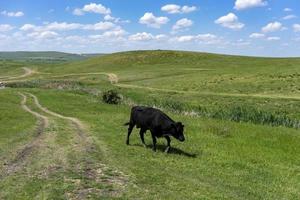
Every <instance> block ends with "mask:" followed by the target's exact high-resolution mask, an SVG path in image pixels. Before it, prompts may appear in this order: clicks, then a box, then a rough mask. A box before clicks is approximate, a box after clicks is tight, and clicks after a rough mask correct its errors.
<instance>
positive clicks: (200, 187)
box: [0, 51, 300, 199]
mask: <svg viewBox="0 0 300 200" xmlns="http://www.w3.org/2000/svg"><path fill="white" fill-rule="evenodd" d="M24 67H27V68H29V69H31V71H32V73H30V74H29V75H26V76H24V73H26V70H24ZM299 71H300V59H297V58H293V59H290V58H252V57H236V56H225V55H214V54H206V53H193V52H173V51H138V52H125V53H117V54H111V55H106V56H101V57H93V58H90V59H88V60H83V61H76V62H69V63H62V64H49V63H46V64H43V63H40V64H32V63H30V65H28V62H25V63H22V62H16V61H2V63H0V81H3V82H6V84H7V85H8V86H10V88H6V89H1V90H0V102H1V103H0V110H1V112H0V137H1V140H0V158H1V159H0V179H1V181H0V199H298V198H299V196H300V171H299V166H300V158H299V156H298V155H299V153H300V132H299V127H300V115H299V111H300V74H299ZM12 77H14V78H13V79H12ZM109 89H115V90H117V91H118V92H119V93H120V94H122V95H123V101H122V104H120V105H109V104H105V103H103V102H102V101H101V96H102V93H103V92H104V91H107V90H109ZM134 104H143V105H151V106H156V107H159V108H162V109H163V110H164V111H166V112H167V113H168V114H169V115H170V116H171V117H172V118H174V119H175V120H177V121H182V122H183V123H184V124H185V127H186V130H185V135H186V138H187V140H186V141H185V142H184V143H180V142H177V141H176V140H175V139H173V140H172V143H171V145H172V149H171V152H170V153H169V154H165V153H164V152H163V150H164V148H165V140H164V139H159V140H158V144H159V146H158V147H159V150H158V151H157V152H152V151H151V139H150V135H149V133H147V134H146V143H147V144H148V148H144V147H142V145H141V142H140V140H139V137H138V134H137V133H138V131H137V130H135V131H134V133H133V134H132V136H131V145H130V146H126V145H125V138H126V132H127V130H126V127H123V126H122V124H123V123H124V122H127V121H128V118H129V113H130V107H131V105H134ZM298 125H299V126H298ZM297 127H298V128H297Z"/></svg>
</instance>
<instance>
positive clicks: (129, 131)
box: [126, 124, 134, 145]
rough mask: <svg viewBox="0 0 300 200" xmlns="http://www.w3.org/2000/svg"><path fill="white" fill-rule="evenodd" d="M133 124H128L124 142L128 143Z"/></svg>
mask: <svg viewBox="0 0 300 200" xmlns="http://www.w3.org/2000/svg"><path fill="white" fill-rule="evenodd" d="M133 127H134V125H133V124H129V127H128V134H127V140H126V144H127V145H129V136H130V134H131V132H132V129H133Z"/></svg>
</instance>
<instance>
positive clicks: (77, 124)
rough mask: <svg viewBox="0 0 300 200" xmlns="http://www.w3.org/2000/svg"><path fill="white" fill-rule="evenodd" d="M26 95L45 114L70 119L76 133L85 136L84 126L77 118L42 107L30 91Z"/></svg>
mask: <svg viewBox="0 0 300 200" xmlns="http://www.w3.org/2000/svg"><path fill="white" fill-rule="evenodd" d="M28 95H30V96H31V97H32V98H33V99H34V103H35V105H36V106H37V107H38V108H39V109H40V110H42V111H43V112H45V113H47V114H49V115H52V116H54V117H58V118H61V119H65V120H68V121H70V122H71V123H72V124H74V126H75V128H76V129H77V131H78V133H79V135H80V136H81V137H85V136H86V135H85V134H86V133H85V127H84V125H83V123H82V122H81V121H80V120H79V119H77V118H73V117H66V116H63V115H61V114H58V113H55V112H53V111H50V110H48V109H47V108H45V107H43V106H42V105H41V104H40V102H39V100H38V98H37V97H36V96H35V95H33V94H31V93H28Z"/></svg>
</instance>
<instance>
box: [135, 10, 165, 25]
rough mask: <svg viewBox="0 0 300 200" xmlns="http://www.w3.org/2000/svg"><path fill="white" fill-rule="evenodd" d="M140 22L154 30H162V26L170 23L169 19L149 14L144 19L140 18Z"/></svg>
mask: <svg viewBox="0 0 300 200" xmlns="http://www.w3.org/2000/svg"><path fill="white" fill-rule="evenodd" d="M139 22H140V23H141V24H146V25H147V26H149V27H152V28H160V27H161V26H162V25H164V24H167V23H168V22H169V18H167V17H155V16H154V15H153V14H152V13H149V12H147V13H145V14H144V16H143V17H141V18H140V20H139Z"/></svg>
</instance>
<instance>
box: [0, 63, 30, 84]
mask: <svg viewBox="0 0 300 200" xmlns="http://www.w3.org/2000/svg"><path fill="white" fill-rule="evenodd" d="M22 69H23V70H24V73H23V74H22V75H20V76H9V77H7V78H6V79H4V80H2V82H8V81H10V80H14V79H21V78H25V77H28V76H31V75H32V74H33V73H35V71H33V70H32V69H30V68H28V67H22Z"/></svg>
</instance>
